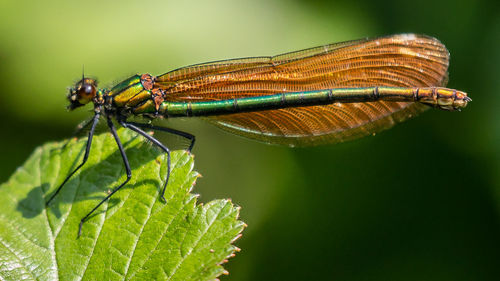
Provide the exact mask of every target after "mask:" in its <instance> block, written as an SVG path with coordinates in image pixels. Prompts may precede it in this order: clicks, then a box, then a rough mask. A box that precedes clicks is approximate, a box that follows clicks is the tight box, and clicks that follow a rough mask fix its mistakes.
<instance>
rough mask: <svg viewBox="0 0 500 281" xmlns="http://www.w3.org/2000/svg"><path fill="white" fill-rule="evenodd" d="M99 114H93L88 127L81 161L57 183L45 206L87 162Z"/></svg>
mask: <svg viewBox="0 0 500 281" xmlns="http://www.w3.org/2000/svg"><path fill="white" fill-rule="evenodd" d="M100 115H101V114H99V113H96V114H95V115H94V118H93V119H92V127H91V128H90V131H89V137H88V139H87V146H86V148H85V154H84V155H83V161H82V163H80V165H78V167H76V169H74V170H73V172H71V173H70V174H69V175H68V176H67V177H66V178H65V179H64V181H63V182H62V183H61V185H59V187H58V188H57V189H56V192H54V194H52V196H51V197H50V198H49V200H47V202H45V206H48V205H49V203H50V202H51V201H52V199H54V197H56V195H57V194H58V193H59V191H61V188H62V187H63V186H64V185H65V184H66V182H67V181H68V180H69V179H70V178H71V176H73V174H75V173H76V171H78V170H79V169H80V168H81V167H82V166H83V164H85V162H87V159H88V158H89V153H90V147H91V146H92V138H93V137H94V131H95V128H96V126H97V123H99V117H100Z"/></svg>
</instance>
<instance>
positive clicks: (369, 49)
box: [157, 34, 449, 145]
mask: <svg viewBox="0 0 500 281" xmlns="http://www.w3.org/2000/svg"><path fill="white" fill-rule="evenodd" d="M448 61H449V54H448V51H447V50H446V48H445V47H444V46H443V45H442V44H441V43H440V42H439V41H438V40H436V39H434V38H431V37H427V36H421V35H414V34H401V35H394V36H388V37H380V38H376V39H371V40H370V39H364V40H356V41H349V42H344V43H339V44H333V45H326V46H322V47H317V48H312V49H307V50H303V51H298V52H293V53H287V54H283V55H279V56H275V57H260V58H248V59H239V60H227V61H221V62H213V63H207V64H201V65H196V66H190V67H186V68H182V69H179V70H176V71H173V72H170V73H167V74H165V75H162V76H160V77H158V79H157V83H158V85H159V86H160V87H162V88H163V89H165V90H166V91H167V92H168V99H169V100H172V101H193V102H194V101H207V100H220V99H230V98H238V97H248V96H259V95H269V94H276V93H282V92H298V91H309V90H318V89H327V88H340V87H369V86H399V87H425V86H445V84H446V80H447V68H448ZM424 109H425V107H424V106H423V105H420V104H417V103H402V102H386V101H379V102H371V103H344V104H340V103H336V104H332V105H326V106H311V107H298V108H287V109H279V110H269V111H261V112H248V113H239V114H231V115H223V116H217V117H213V118H209V120H210V121H211V122H213V123H215V124H216V125H217V126H219V127H221V128H223V129H225V130H228V131H230V132H232V133H235V134H239V135H242V136H245V137H249V138H253V139H257V140H260V141H264V142H268V143H277V144H286V145H316V144H322V143H335V142H340V141H345V140H350V139H354V138H358V137H362V136H365V135H368V134H373V133H375V132H378V131H381V130H383V129H386V128H389V127H391V126H392V125H394V124H395V123H396V122H400V121H403V120H404V119H406V118H408V117H411V116H413V115H415V114H417V113H418V112H420V111H422V110H424Z"/></svg>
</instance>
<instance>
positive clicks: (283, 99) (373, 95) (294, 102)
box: [134, 87, 470, 117]
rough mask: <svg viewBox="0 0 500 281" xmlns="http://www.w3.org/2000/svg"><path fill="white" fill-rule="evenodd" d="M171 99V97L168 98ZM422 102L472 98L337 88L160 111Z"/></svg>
mask: <svg viewBox="0 0 500 281" xmlns="http://www.w3.org/2000/svg"><path fill="white" fill-rule="evenodd" d="M167 98H168V97H167ZM378 100H384V101H401V102H421V103H424V104H427V105H431V106H434V107H439V108H441V109H444V110H456V109H460V108H463V107H465V106H466V105H467V102H468V101H469V100H470V99H469V98H468V97H467V95H466V94H465V93H463V92H460V91H456V90H452V89H447V88H437V87H429V88H398V87H368V88H336V89H327V90H319V91H309V92H295V93H282V94H274V95H268V96H257V97H247V98H238V99H227V100H218V101H203V102H168V101H165V102H163V103H162V104H161V105H160V106H159V108H158V113H159V114H160V115H163V116H165V117H182V116H213V115H222V114H232V113H240V112H251V111H261V110H273V109H280V108H287V107H301V106H313V105H326V104H332V103H336V102H339V103H353V102H372V101H378ZM155 112H156V108H155V107H154V105H153V103H151V105H150V106H144V107H142V108H141V110H140V111H139V110H136V111H134V113H136V114H147V113H155Z"/></svg>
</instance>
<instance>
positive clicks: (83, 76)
mask: <svg viewBox="0 0 500 281" xmlns="http://www.w3.org/2000/svg"><path fill="white" fill-rule="evenodd" d="M83 80H85V64H83V65H82V82H83Z"/></svg>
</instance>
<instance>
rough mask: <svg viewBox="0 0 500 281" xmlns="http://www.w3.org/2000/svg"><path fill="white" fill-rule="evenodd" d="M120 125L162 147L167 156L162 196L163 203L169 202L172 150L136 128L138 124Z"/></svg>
mask: <svg viewBox="0 0 500 281" xmlns="http://www.w3.org/2000/svg"><path fill="white" fill-rule="evenodd" d="M120 124H121V125H122V126H123V127H125V128H129V129H130V130H132V131H134V132H136V133H138V134H140V135H141V136H143V137H145V138H146V139H148V140H149V141H151V142H152V143H154V144H155V145H157V146H158V147H160V148H161V149H162V150H163V151H165V153H166V154H167V177H166V179H165V184H164V185H163V190H162V192H161V195H160V196H161V199H162V200H163V202H167V200H166V199H165V190H166V189H167V183H168V179H169V178H170V150H169V149H168V148H167V147H166V146H165V145H163V144H162V143H161V142H160V141H159V140H157V139H155V138H154V137H152V136H150V135H149V134H148V133H146V132H144V131H143V130H141V129H140V128H138V127H139V126H136V123H128V122H122V121H120ZM141 125H143V124H141ZM151 127H152V128H156V127H154V126H151ZM193 142H194V138H193Z"/></svg>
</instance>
